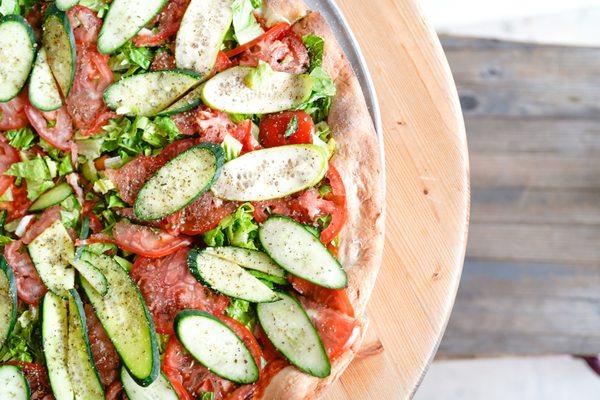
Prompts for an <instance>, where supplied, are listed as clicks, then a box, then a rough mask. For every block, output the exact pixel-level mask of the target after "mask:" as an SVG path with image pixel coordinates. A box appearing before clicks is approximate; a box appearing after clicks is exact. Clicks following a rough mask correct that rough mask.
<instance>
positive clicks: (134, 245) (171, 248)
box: [113, 221, 192, 258]
mask: <svg viewBox="0 0 600 400" xmlns="http://www.w3.org/2000/svg"><path fill="white" fill-rule="evenodd" d="M113 236H114V238H115V243H116V244H117V246H119V248H121V249H123V250H125V251H128V252H130V253H135V254H138V255H141V256H143V257H150V258H160V257H164V256H167V255H169V254H172V253H175V252H176V251H177V250H179V249H181V248H184V247H187V246H189V245H190V244H192V239H191V238H188V237H184V236H172V235H169V234H168V233H166V232H162V231H158V232H157V231H156V230H154V229H152V228H149V227H147V226H142V225H134V224H130V223H127V222H123V221H119V222H117V223H116V224H115V226H114V227H113Z"/></svg>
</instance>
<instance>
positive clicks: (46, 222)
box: [21, 206, 61, 244]
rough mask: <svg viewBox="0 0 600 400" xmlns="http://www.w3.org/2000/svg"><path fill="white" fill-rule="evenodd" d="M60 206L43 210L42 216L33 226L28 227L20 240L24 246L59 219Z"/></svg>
mask: <svg viewBox="0 0 600 400" xmlns="http://www.w3.org/2000/svg"><path fill="white" fill-rule="evenodd" d="M60 210H61V208H60V206H53V207H50V208H47V209H46V210H44V212H43V213H42V215H40V217H39V218H38V219H37V220H36V221H35V223H34V224H33V225H30V226H29V227H28V228H27V230H26V231H25V234H24V235H23V237H22V238H21V240H22V241H23V243H24V244H29V243H31V241H32V240H33V239H35V238H36V237H38V236H39V235H40V234H41V233H42V232H44V231H45V230H46V229H47V228H48V227H49V226H50V225H52V224H53V223H54V222H56V221H58V220H59V219H60Z"/></svg>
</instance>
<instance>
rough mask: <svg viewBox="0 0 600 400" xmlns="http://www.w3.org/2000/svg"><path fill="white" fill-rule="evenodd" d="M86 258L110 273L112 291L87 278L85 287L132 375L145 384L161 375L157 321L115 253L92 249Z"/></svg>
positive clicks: (83, 286) (105, 274)
mask: <svg viewBox="0 0 600 400" xmlns="http://www.w3.org/2000/svg"><path fill="white" fill-rule="evenodd" d="M86 260H88V262H90V263H91V264H92V265H93V266H94V267H96V268H97V269H98V270H99V271H100V272H101V273H102V274H103V275H104V276H105V277H106V281H107V283H108V291H107V293H106V294H105V295H104V296H102V295H100V294H99V293H98V292H97V291H96V290H95V289H94V288H93V287H92V286H91V285H90V284H89V283H87V282H86V281H85V280H82V281H81V287H82V288H83V290H84V291H85V293H86V295H87V297H88V299H89V300H90V303H91V304H92V306H93V307H94V310H95V311H96V315H97V316H98V319H99V320H100V322H101V323H102V326H103V327H104V330H105V331H106V333H107V334H108V336H109V338H110V340H111V341H112V342H113V344H114V345H115V348H116V350H117V352H118V353H119V356H120V357H121V360H122V361H123V364H124V365H125V368H127V370H128V371H129V373H130V374H131V377H132V378H133V379H134V380H135V381H136V382H137V383H138V384H139V385H141V386H148V385H150V384H151V383H152V382H154V380H155V379H156V377H157V376H158V373H159V364H160V358H159V354H158V344H157V339H156V331H155V330H154V323H153V322H152V317H151V316H150V314H149V312H148V309H147V308H146V304H145V303H144V300H143V298H142V295H141V294H140V291H139V288H138V287H137V285H136V284H135V283H134V282H133V281H132V280H131V278H130V276H129V274H128V273H127V272H126V271H125V270H124V269H123V268H122V267H121V266H120V265H119V264H117V262H116V261H115V260H114V259H112V258H111V257H108V256H105V255H97V254H93V253H88V254H87V255H86Z"/></svg>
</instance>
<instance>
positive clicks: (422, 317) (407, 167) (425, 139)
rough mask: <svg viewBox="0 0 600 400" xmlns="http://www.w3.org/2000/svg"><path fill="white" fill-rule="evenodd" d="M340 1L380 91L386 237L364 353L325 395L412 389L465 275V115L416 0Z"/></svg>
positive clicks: (369, 395) (386, 394)
mask: <svg viewBox="0 0 600 400" xmlns="http://www.w3.org/2000/svg"><path fill="white" fill-rule="evenodd" d="M338 4H339V5H340V7H341V8H342V11H343V12H344V14H345V16H346V18H347V19H348V21H349V23H350V25H351V27H352V29H353V31H354V33H355V34H356V36H357V38H358V41H359V42H360V44H361V47H362V50H363V52H364V54H365V57H366V59H367V63H368V65H369V69H370V71H371V74H372V76H373V78H374V81H375V85H376V87H377V91H378V95H379V103H380V105H381V111H382V117H383V125H384V131H385V133H384V136H385V148H386V160H387V163H386V170H387V200H388V202H387V222H386V231H387V234H386V235H387V237H386V244H385V246H386V248H385V259H384V264H383V267H382V269H381V272H380V274H379V278H378V281H377V286H376V288H375V291H374V293H373V296H372V298H371V301H370V304H369V306H368V315H369V318H370V321H371V322H370V328H369V334H368V338H367V340H366V341H365V346H364V349H365V354H364V357H362V358H360V359H357V360H355V361H354V362H353V363H352V365H351V366H350V367H349V369H348V370H347V371H346V373H345V374H344V375H343V376H342V378H341V379H340V381H338V383H337V384H336V385H335V386H334V387H332V389H331V390H330V391H329V392H328V393H327V394H326V395H325V398H326V399H360V400H362V399H385V400H388V399H404V398H409V397H410V396H411V394H412V393H413V391H414V389H415V387H416V386H417V384H418V382H419V380H420V379H421V377H422V375H423V373H424V371H425V370H426V368H427V365H428V363H429V361H430V360H431V358H432V357H433V355H434V353H435V351H436V348H437V346H438V344H439V340H440V339H441V335H442V333H443V331H444V327H445V325H446V322H447V320H448V317H449V315H450V311H451V309H452V305H453V302H454V297H455V294H456V289H457V286H458V282H459V279H460V274H461V269H462V263H463V259H464V252H465V244H466V243H465V242H466V236H467V227H468V215H469V178H468V155H467V146H466V139H465V132H464V125H463V120H462V115H461V111H460V106H459V102H458V96H457V94H456V89H455V87H454V83H453V81H452V77H451V74H450V70H449V69H448V65H447V63H446V59H445V57H444V55H443V52H442V49H441V47H440V45H439V42H438V40H437V38H436V36H435V34H434V32H433V31H432V30H431V28H430V27H429V26H428V25H427V23H426V22H425V21H424V19H423V17H422V15H421V13H420V11H419V10H418V8H417V6H416V4H415V3H414V2H413V1H412V0H372V1H371V2H369V6H368V7H365V3H364V2H363V1H360V0H344V1H338ZM381 347H382V348H383V351H378V349H380V348H381Z"/></svg>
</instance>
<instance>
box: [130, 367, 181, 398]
mask: <svg viewBox="0 0 600 400" xmlns="http://www.w3.org/2000/svg"><path fill="white" fill-rule="evenodd" d="M121 383H122V384H123V389H125V393H126V394H127V398H128V399H129V400H155V399H160V400H179V396H178V395H177V393H176V392H175V390H174V389H173V386H172V385H171V382H169V380H168V379H167V378H166V377H165V376H164V375H163V374H162V373H160V374H158V377H157V378H156V380H155V381H154V382H152V383H151V384H150V385H149V386H146V387H144V386H140V385H138V384H137V383H136V382H135V381H134V380H133V379H132V378H131V375H129V372H127V369H125V368H121Z"/></svg>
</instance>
